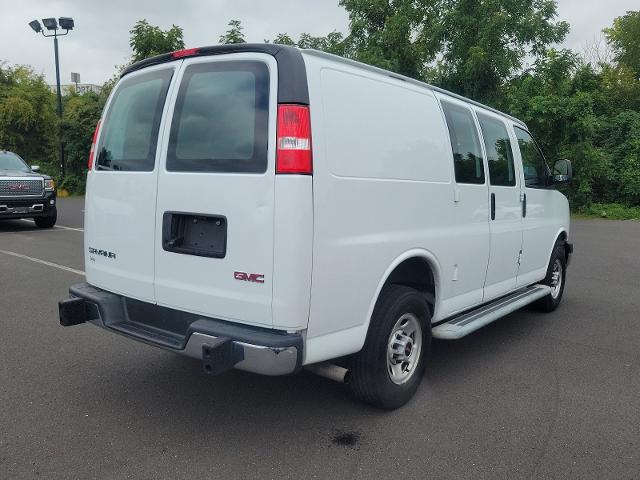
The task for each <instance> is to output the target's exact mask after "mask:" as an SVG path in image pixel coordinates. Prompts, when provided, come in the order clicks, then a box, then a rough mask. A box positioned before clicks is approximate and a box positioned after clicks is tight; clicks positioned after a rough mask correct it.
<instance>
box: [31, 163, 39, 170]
mask: <svg viewBox="0 0 640 480" xmlns="http://www.w3.org/2000/svg"><path fill="white" fill-rule="evenodd" d="M31 171H32V172H39V171H40V167H39V166H38V165H31Z"/></svg>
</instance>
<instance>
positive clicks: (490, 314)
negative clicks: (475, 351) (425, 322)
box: [431, 285, 551, 340]
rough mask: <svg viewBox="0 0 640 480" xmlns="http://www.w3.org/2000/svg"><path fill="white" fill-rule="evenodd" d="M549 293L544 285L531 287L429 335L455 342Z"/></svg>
mask: <svg viewBox="0 0 640 480" xmlns="http://www.w3.org/2000/svg"><path fill="white" fill-rule="evenodd" d="M549 293H551V289H550V288H549V287H548V286H546V285H532V286H531V287H526V288H523V289H520V290H518V291H516V292H513V293H511V294H509V295H507V296H506V297H501V298H499V299H497V300H494V301H493V302H491V303H487V304H486V305H482V306H481V307H478V308H476V309H474V310H471V311H469V312H466V313H463V314H460V315H457V316H455V317H453V318H451V319H450V320H448V321H446V322H445V323H441V324H440V325H438V326H437V327H434V328H433V330H432V331H431V334H432V335H433V337H434V338H440V339H444V340H457V339H458V338H462V337H464V336H465V335H469V334H470V333H471V332H475V331H476V330H478V329H479V328H482V327H484V326H485V325H488V324H489V323H491V322H493V321H495V320H497V319H499V318H501V317H504V316H505V315H507V314H509V313H511V312H513V311H515V310H518V309H519V308H522V307H524V306H525V305H528V304H530V303H532V302H535V301H536V300H538V299H539V298H542V297H544V296H546V295H548V294H549Z"/></svg>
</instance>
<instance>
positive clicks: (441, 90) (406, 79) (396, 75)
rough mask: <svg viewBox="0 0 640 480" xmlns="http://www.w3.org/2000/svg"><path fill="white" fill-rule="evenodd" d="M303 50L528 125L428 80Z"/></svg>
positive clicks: (336, 56) (316, 51) (335, 56)
mask: <svg viewBox="0 0 640 480" xmlns="http://www.w3.org/2000/svg"><path fill="white" fill-rule="evenodd" d="M301 51H302V53H305V54H309V55H313V56H316V57H322V58H326V59H328V60H333V61H334V62H340V63H346V64H348V65H351V66H353V67H357V68H361V69H364V70H368V71H370V72H375V73H378V74H381V75H386V76H388V77H391V78H395V79H397V80H402V81H404V82H407V83H411V84H414V85H418V86H421V87H426V88H428V89H429V90H432V91H434V92H438V93H441V94H443V95H447V96H449V97H452V98H455V99H457V100H462V101H463V102H466V103H470V104H471V105H475V106H477V107H481V108H484V109H485V110H489V111H491V112H494V113H497V114H499V115H502V116H503V117H506V118H508V119H509V120H512V121H513V122H515V123H517V124H519V125H521V126H523V127H525V128H526V127H527V126H526V124H525V123H524V122H523V121H522V120H520V119H519V118H516V117H513V116H511V115H509V114H508V113H504V112H501V111H500V110H497V109H495V108H493V107H490V106H488V105H485V104H484V103H480V102H477V101H475V100H471V99H470V98H467V97H463V96H462V95H458V94H457V93H453V92H450V91H449V90H445V89H444V88H440V87H436V86H434V85H431V84H429V83H426V82H421V81H420V80H416V79H415V78H411V77H406V76H404V75H400V74H399V73H394V72H391V71H389V70H384V69H382V68H378V67H374V66H373V65H368V64H366V63H362V62H358V61H356V60H351V59H348V58H344V57H340V56H338V55H334V54H332V53H327V52H323V51H321V50H314V49H303V50H301Z"/></svg>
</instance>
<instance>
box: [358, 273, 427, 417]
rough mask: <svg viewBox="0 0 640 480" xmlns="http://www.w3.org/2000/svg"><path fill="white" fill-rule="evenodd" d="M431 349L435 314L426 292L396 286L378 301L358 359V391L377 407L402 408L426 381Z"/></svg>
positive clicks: (385, 291)
mask: <svg viewBox="0 0 640 480" xmlns="http://www.w3.org/2000/svg"><path fill="white" fill-rule="evenodd" d="M430 348H431V315H430V313H429V306H428V305H427V302H426V300H425V299H424V296H423V295H421V294H420V293H419V292H418V291H417V290H414V289H413V288H409V287H405V286H402V285H391V286H390V287H388V288H386V289H385V290H384V291H383V293H382V294H381V297H380V299H379V300H378V304H377V305H376V307H375V310H374V312H373V316H372V318H371V325H370V326H369V332H368V334H367V339H366V341H365V344H364V347H363V348H362V350H361V351H360V352H358V353H357V354H356V355H354V356H353V358H352V361H351V380H350V382H349V385H350V386H351V389H352V391H353V393H354V394H355V396H356V397H357V398H359V399H360V400H362V401H364V402H366V403H369V404H371V405H374V406H376V407H380V408H385V409H395V408H398V407H401V406H402V405H404V404H405V403H407V402H408V401H409V400H410V399H411V397H413V395H414V394H415V393H416V390H417V389H418V386H419V385H420V382H421V380H422V376H423V373H424V370H425V367H426V358H427V357H428V355H429V351H430Z"/></svg>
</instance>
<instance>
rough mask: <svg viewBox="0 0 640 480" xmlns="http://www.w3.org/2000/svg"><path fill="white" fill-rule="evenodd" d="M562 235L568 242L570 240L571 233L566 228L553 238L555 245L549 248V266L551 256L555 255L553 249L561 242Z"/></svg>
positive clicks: (562, 228) (561, 228) (559, 230)
mask: <svg viewBox="0 0 640 480" xmlns="http://www.w3.org/2000/svg"><path fill="white" fill-rule="evenodd" d="M562 235H564V237H565V238H566V239H567V240H568V239H569V232H568V231H567V228H566V227H560V228H559V229H558V231H557V233H556V234H555V236H554V237H553V243H552V244H551V246H550V247H549V254H548V255H547V266H548V265H549V262H550V261H551V254H552V253H553V248H554V247H555V246H556V243H558V240H560V237H562Z"/></svg>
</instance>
